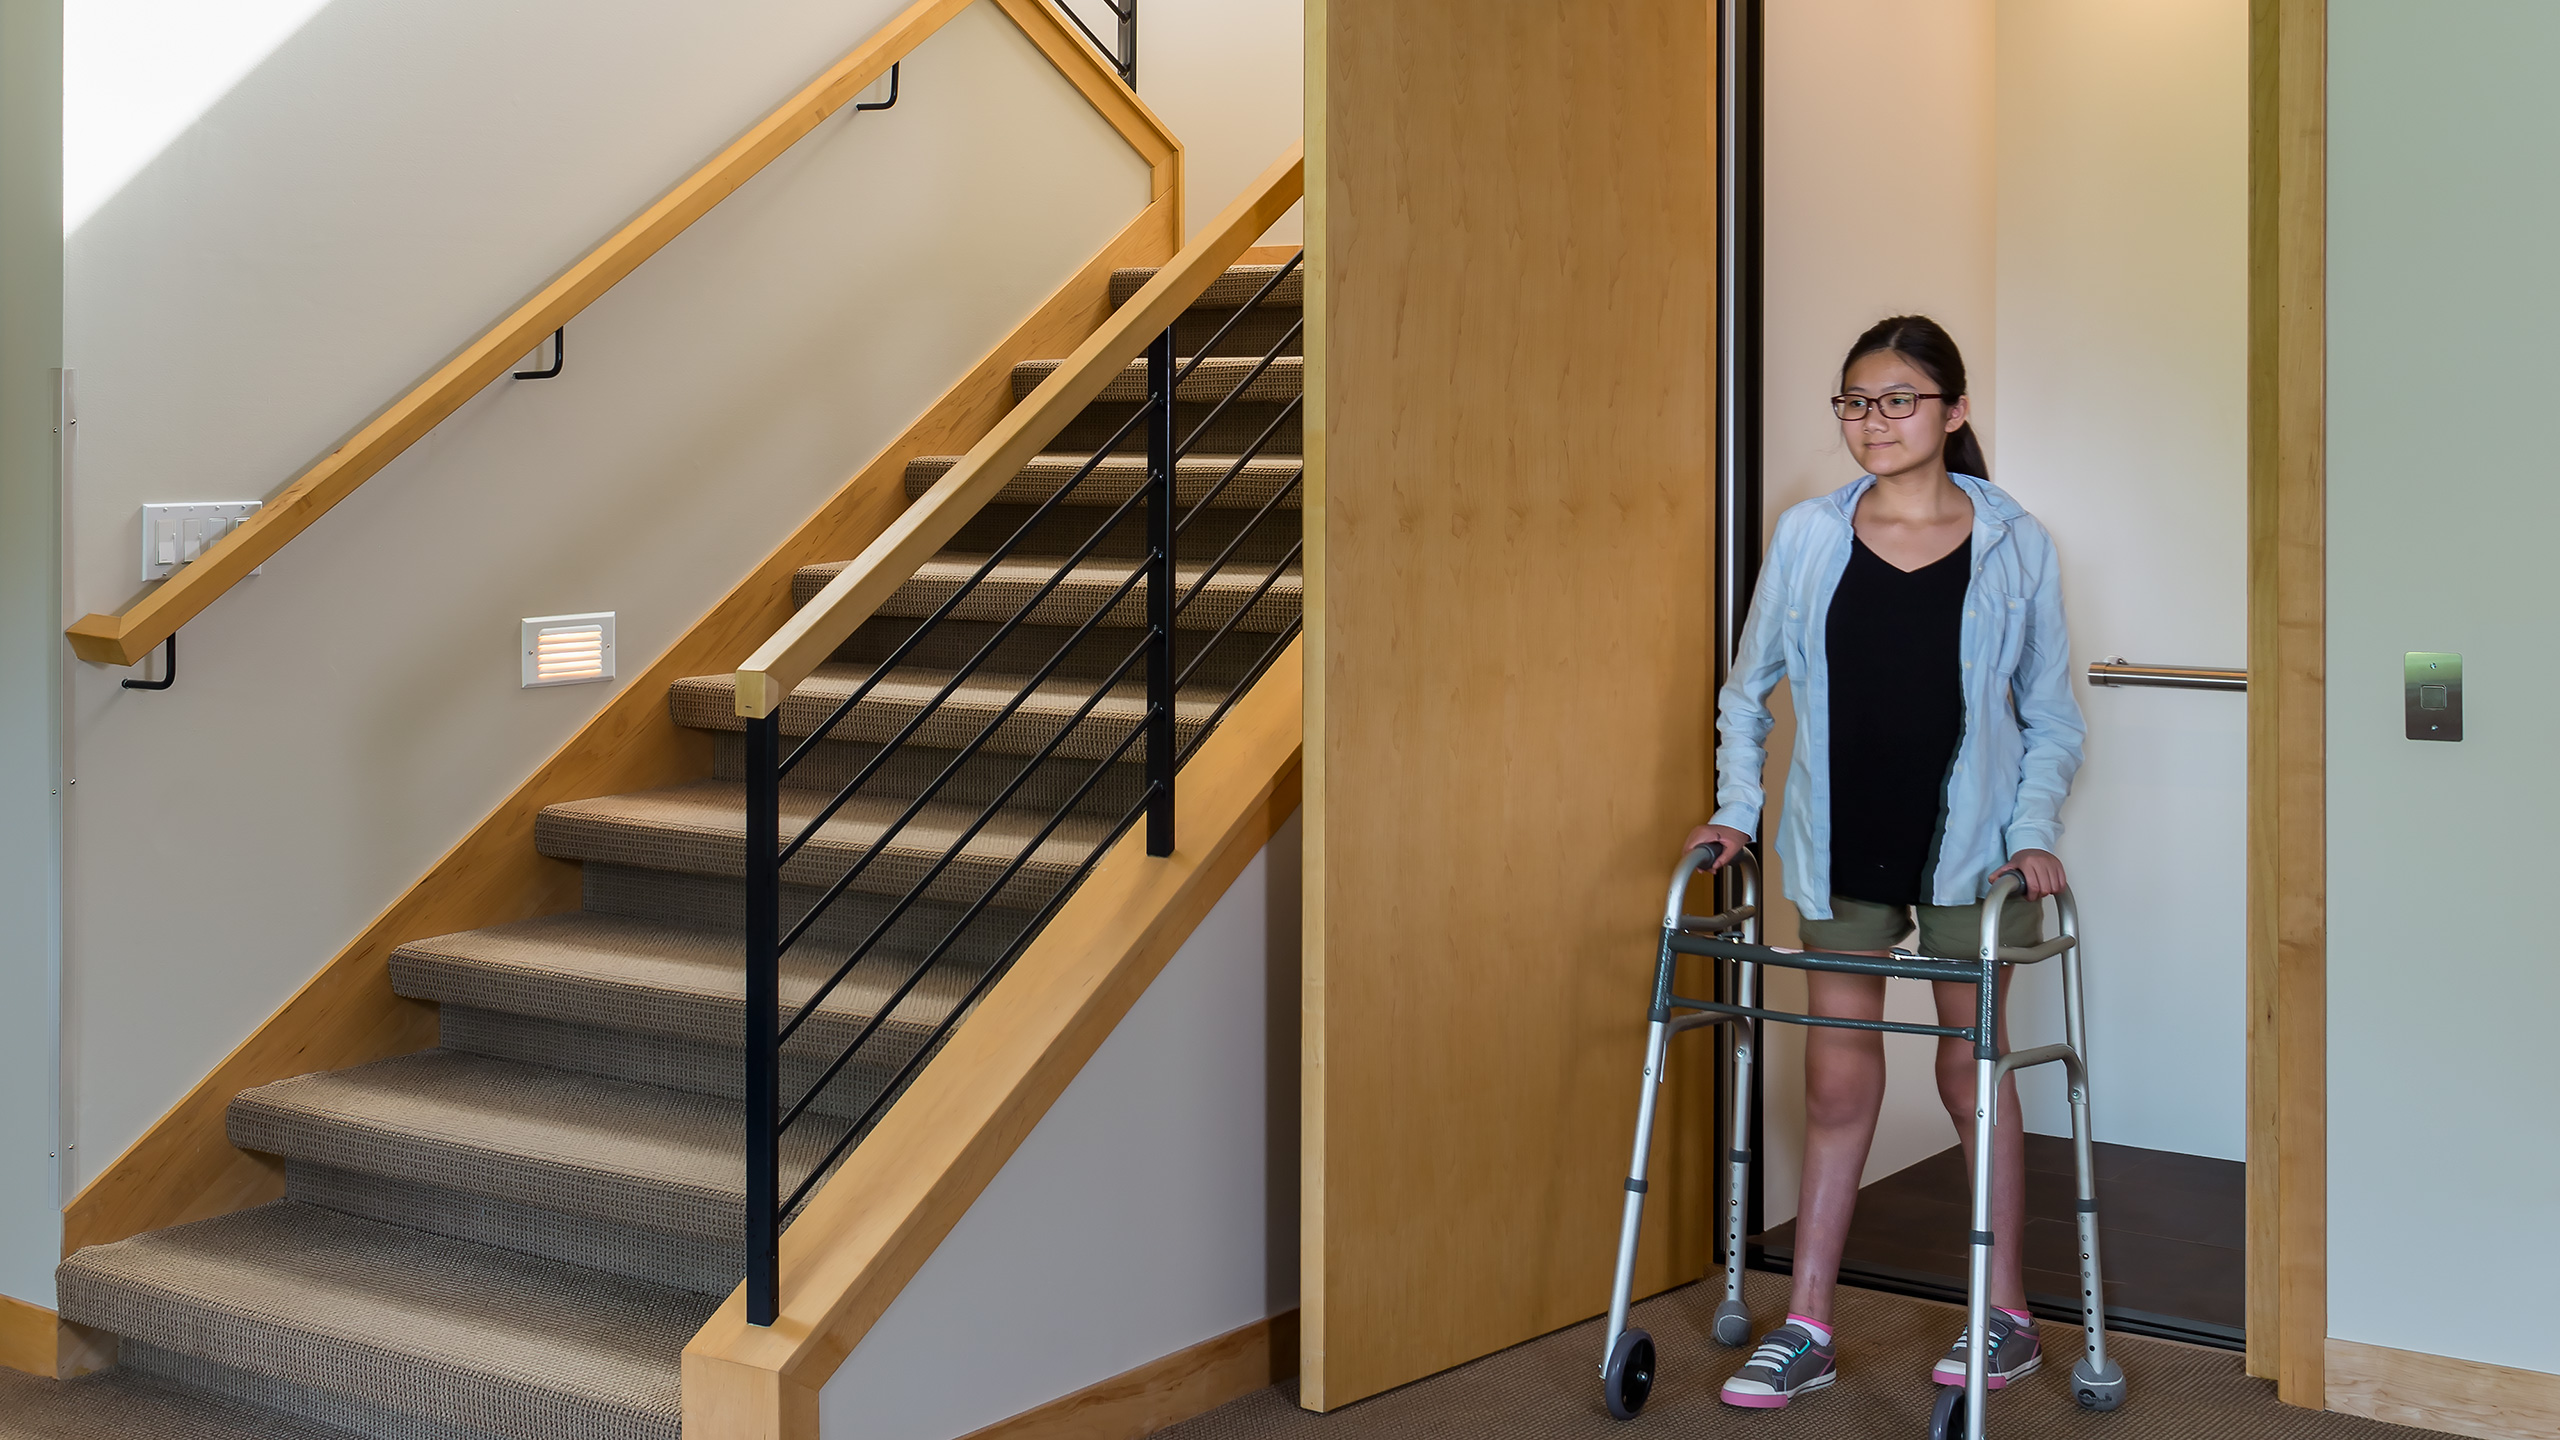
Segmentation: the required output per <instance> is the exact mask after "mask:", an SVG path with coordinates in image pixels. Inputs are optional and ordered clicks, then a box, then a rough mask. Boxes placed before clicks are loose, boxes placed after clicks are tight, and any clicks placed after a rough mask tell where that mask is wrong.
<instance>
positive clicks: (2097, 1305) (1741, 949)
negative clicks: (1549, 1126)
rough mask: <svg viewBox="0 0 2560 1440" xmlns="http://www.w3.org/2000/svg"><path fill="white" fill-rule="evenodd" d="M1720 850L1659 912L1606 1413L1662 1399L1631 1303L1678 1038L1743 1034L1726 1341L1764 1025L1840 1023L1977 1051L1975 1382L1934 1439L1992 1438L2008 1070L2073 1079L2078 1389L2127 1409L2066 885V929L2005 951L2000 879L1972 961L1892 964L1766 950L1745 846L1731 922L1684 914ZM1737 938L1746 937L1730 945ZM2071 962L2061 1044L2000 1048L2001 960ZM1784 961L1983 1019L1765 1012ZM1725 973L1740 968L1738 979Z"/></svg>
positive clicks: (1948, 1393) (1968, 1372) (1951, 1403)
mask: <svg viewBox="0 0 2560 1440" xmlns="http://www.w3.org/2000/svg"><path fill="white" fill-rule="evenodd" d="M1715 853H1716V852H1715V847H1713V846H1704V845H1702V846H1700V847H1698V848H1697V849H1695V850H1692V851H1690V852H1689V853H1688V854H1687V855H1684V856H1682V857H1681V859H1680V865H1679V868H1678V869H1677V870H1675V871H1673V872H1672V876H1671V897H1670V899H1669V900H1668V901H1667V902H1666V903H1665V904H1664V906H1663V910H1662V952H1661V957H1660V959H1659V960H1657V961H1656V962H1655V965H1654V973H1653V1012H1652V1019H1653V1024H1652V1026H1651V1029H1650V1031H1649V1033H1648V1034H1647V1036H1646V1039H1645V1052H1644V1089H1643V1092H1642V1094H1641V1095H1640V1097H1639V1098H1638V1100H1637V1103H1636V1149H1635V1159H1634V1161H1633V1163H1631V1164H1630V1165H1629V1167H1628V1170H1627V1208H1626V1217H1625V1219H1624V1221H1623V1222H1622V1223H1621V1225H1620V1228H1619V1232H1618V1273H1617V1279H1616V1281H1615V1283H1614V1284H1613V1285H1612V1286H1611V1288H1610V1291H1609V1340H1608V1348H1607V1349H1606V1351H1604V1352H1603V1359H1602V1361H1601V1366H1600V1375H1601V1379H1602V1382H1603V1384H1604V1385H1605V1387H1606V1390H1607V1394H1608V1401H1609V1413H1610V1414H1612V1415H1615V1416H1616V1417H1618V1418H1619V1419H1621V1420H1632V1419H1634V1418H1635V1415H1636V1412H1637V1411H1639V1410H1642V1409H1643V1408H1644V1402H1645V1399H1646V1397H1647V1396H1649V1395H1650V1394H1651V1393H1652V1391H1653V1379H1654V1348H1653V1337H1652V1336H1649V1335H1647V1334H1645V1332H1643V1331H1642V1330H1631V1329H1628V1328H1627V1302H1628V1298H1629V1292H1630V1290H1631V1289H1632V1287H1633V1286H1634V1283H1635V1265H1636V1223H1637V1221H1638V1219H1639V1218H1640V1217H1641V1216H1642V1215H1643V1213H1644V1192H1645V1180H1644V1172H1645V1158H1646V1155H1647V1153H1648V1152H1649V1151H1650V1150H1651V1149H1652V1141H1653V1107H1654V1098H1655V1096H1656V1095H1657V1094H1659V1093H1660V1091H1661V1088H1662V1066H1663V1059H1664V1054H1665V1051H1666V1049H1667V1047H1668V1046H1669V1045H1670V1043H1671V1037H1672V1036H1674V1035H1677V1034H1679V1033H1680V1032H1681V1031H1683V1030H1713V1029H1715V1028H1717V1027H1719V1026H1723V1025H1727V1024H1731V1025H1732V1026H1733V1027H1734V1029H1733V1131H1732V1133H1733V1135H1734V1137H1735V1141H1736V1143H1735V1145H1734V1146H1733V1147H1732V1149H1731V1150H1730V1151H1729V1153H1728V1155H1727V1157H1726V1159H1727V1169H1728V1179H1727V1182H1726V1188H1725V1202H1724V1254H1725V1272H1724V1301H1723V1303H1722V1304H1719V1305H1718V1306H1716V1310H1715V1322H1714V1332H1715V1337H1716V1340H1717V1341H1718V1342H1719V1343H1721V1344H1725V1345H1737V1346H1738V1345H1741V1344H1744V1343H1745V1342H1747V1341H1748V1340H1749V1339H1750V1338H1751V1314H1750V1312H1749V1311H1748V1310H1747V1309H1745V1308H1744V1306H1743V1303H1742V1240H1743V1236H1742V1224H1743V1221H1742V1215H1743V1197H1744V1196H1745V1195H1746V1194H1748V1193H1749V1191H1750V1185H1751V1155H1750V1152H1749V1151H1747V1150H1745V1149H1743V1148H1741V1145H1740V1138H1741V1137H1742V1136H1744V1135H1746V1134H1748V1133H1750V1132H1749V1124H1750V1114H1749V1109H1748V1106H1749V1104H1750V1099H1749V1097H1750V1094H1751V1061H1752V1036H1753V1027H1752V1026H1751V1025H1750V1024H1749V1023H1747V1022H1750V1021H1754V1020H1776V1021H1780V1022H1783V1023H1785V1024H1789V1025H1831V1026H1837V1027H1840V1028H1842V1029H1848V1030H1880V1031H1884V1032H1887V1033H1889V1034H1895V1035H1932V1036H1937V1037H1940V1038H1942V1039H1957V1040H1969V1041H1971V1042H1973V1054H1974V1060H1975V1064H1974V1110H1973V1235H1972V1242H1973V1244H1972V1252H1973V1253H1972V1263H1971V1265H1970V1267H1969V1274H1968V1275H1967V1277H1966V1278H1967V1285H1966V1289H1967V1291H1968V1294H1967V1297H1966V1302H1965V1383H1964V1384H1963V1385H1961V1386H1952V1385H1951V1386H1946V1387H1944V1388H1943V1389H1942V1390H1941V1391H1940V1393H1939V1395H1938V1405H1937V1409H1936V1411H1935V1412H1934V1413H1933V1414H1932V1415H1931V1417H1930V1420H1929V1437H1930V1440H1959V1437H1961V1440H1982V1434H1983V1418H1982V1412H1983V1396H1984V1394H1985V1391H1984V1386H1983V1381H1984V1374H1983V1372H1984V1369H1985V1366H1984V1361H1985V1359H1986V1358H1987V1357H1986V1356H1985V1354H1984V1353H1983V1352H1984V1349H1985V1346H1986V1337H1987V1335H1988V1331H1989V1326H1988V1324H1987V1321H1988V1318H1989V1314H1990V1303H1991V1302H1990V1288H1991V1131H1992V1124H1993V1121H1994V1119H1995V1115H1994V1108H1995V1107H1996V1106H1997V1104H1998V1103H1999V1094H2000V1080H2001V1077H2003V1076H2005V1075H2007V1074H2008V1073H2009V1072H2010V1071H2012V1070H2023V1069H2026V1068H2027V1067H2029V1066H2033V1065H2045V1064H2050V1063H2052V1062H2055V1061H2060V1062H2061V1063H2062V1066H2063V1068H2064V1069H2065V1070H2066V1071H2067V1072H2068V1073H2069V1075H2070V1083H2071V1161H2072V1168H2073V1169H2074V1170H2075V1171H2076V1172H2077V1174H2078V1178H2079V1191H2078V1193H2079V1201H2080V1203H2079V1212H2080V1314H2081V1321H2082V1324H2083V1325H2085V1326H2086V1327H2087V1329H2088V1334H2089V1348H2088V1354H2087V1355H2086V1356H2085V1357H2084V1358H2082V1360H2081V1361H2080V1363H2079V1364H2077V1365H2075V1366H2073V1367H2072V1368H2071V1393H2072V1395H2073V1397H2074V1398H2075V1399H2077V1400H2078V1401H2079V1402H2080V1405H2081V1408H2082V1409H2086V1410H2113V1409H2115V1408H2116V1407H2117V1406H2118V1405H2121V1404H2123V1403H2124V1372H2123V1371H2122V1370H2119V1369H2118V1368H2117V1367H2116V1366H2115V1364H2114V1363H2113V1362H2112V1361H2110V1360H2108V1359H2107V1332H2106V1324H2105V1320H2106V1314H2105V1309H2106V1307H2105V1302H2104V1301H2103V1300H2102V1299H2101V1298H2100V1292H2099V1289H2098V1189H2097V1180H2096V1176H2095V1173H2094V1169H2093V1166H2092V1163H2091V1160H2092V1157H2091V1154H2090V1149H2089V1067H2088V1059H2087V1057H2088V1053H2089V1032H2088V1017H2087V1012H2086V1009H2085V1007H2084V1006H2083V1004H2082V999H2081V989H2080V916H2079V911H2078V909H2077V907H2076V906H2074V905H2073V903H2072V899H2071V892H2070V891H2069V890H2068V889H2066V890H2064V891H2062V892H2061V893H2060V894H2059V895H2057V896H2055V897H2054V899H2055V905H2056V908H2057V909H2058V910H2059V911H2060V912H2061V930H2062V933H2061V934H2060V935H2058V936H2056V937H2055V938H2053V939H2051V940H2046V941H2043V942H2042V943H2040V944H2035V945H2028V946H2003V945H2002V944H2001V943H2000V911H2001V907H2002V906H2003V905H2005V904H2006V903H2007V902H2008V901H2009V900H2010V898H2011V897H2013V896H2015V895H2016V894H2017V893H2018V888H2019V887H2018V877H2017V876H2015V875H2003V876H2001V877H2000V878H1999V879H1998V880H1996V881H1994V882H1993V883H1992V886H1991V894H1990V895H1989V897H1988V898H1986V899H1985V900H1984V901H1983V904H1982V950H1981V954H1980V958H1979V959H1978V960H1973V961H1963V960H1931V959H1927V958H1925V957H1922V956H1919V955H1915V954H1911V953H1909V952H1907V951H1901V950H1896V951H1894V952H1893V954H1892V955H1891V956H1890V957H1888V958H1881V959H1880V958H1877V957H1875V956H1867V955H1832V954H1826V953H1822V952H1819V951H1792V950H1772V949H1770V948H1769V947H1768V946H1765V945H1762V944H1761V943H1760V869H1759V866H1758V864H1757V863H1756V862H1755V861H1754V860H1753V859H1752V857H1751V854H1750V852H1749V851H1743V852H1740V853H1738V854H1736V855H1735V856H1734V859H1733V865H1732V867H1731V868H1732V869H1733V870H1734V871H1735V872H1736V873H1738V874H1739V875H1740V876H1741V885H1742V903H1741V904H1740V905H1738V906H1736V907H1735V908H1733V909H1731V910H1727V911H1725V912H1723V913H1722V914H1718V915H1712V916H1697V915H1683V914H1681V913H1680V902H1681V900H1682V899H1683V898H1684V897H1685V896H1686V895H1687V894H1688V891H1689V882H1690V879H1691V878H1692V877H1693V876H1695V875H1696V874H1697V872H1698V870H1699V868H1700V867H1701V866H1704V865H1707V864H1709V863H1711V862H1712V861H1713V860H1714V858H1715ZM1737 932H1738V933H1739V934H1740V936H1741V938H1740V939H1738V940H1736V939H1727V938H1722V937H1726V936H1731V935H1734V934H1736V933H1737ZM1683 955H1697V956H1702V957H1705V958H1707V959H1710V960H1712V961H1714V962H1715V964H1716V967H1717V978H1719V979H1722V978H1723V977H1724V976H1725V975H1726V974H1730V975H1731V976H1732V978H1733V985H1732V987H1731V989H1730V990H1729V991H1725V992H1724V993H1729V994H1731V995H1732V996H1733V997H1734V1001H1735V1003H1733V1004H1725V1003H1723V1002H1721V1001H1715V1000H1692V999H1689V998H1687V997H1684V996H1681V995H1675V994H1673V993H1672V988H1671V987H1672V978H1673V975H1672V972H1673V969H1674V967H1675V966H1677V964H1678V963H1679V957H1681V956H1683ZM2056 955H2059V956H2061V957H2062V1015H2063V1028H2064V1031H2065V1033H2066V1034H2067V1035H2068V1036H2069V1039H2068V1041H2067V1043H2065V1044H2061V1045H2039V1046H2037V1047H2035V1048H2034V1049H2032V1050H2020V1051H2016V1052H2014V1053H2011V1054H2007V1055H2003V1054H2001V1053H2000V1051H1999V1048H1998V1045H1997V1044H1996V1039H1997V1037H1998V1035H1999V1033H2000V1032H1999V1028H1998V1024H1997V1021H1998V1011H1999V1003H2000V999H1999V997H2000V991H1999V975H2000V967H2001V966H2002V965H2031V964H2035V963H2037V962H2039V961H2043V960H2048V959H2051V958H2052V957H2054V956H2056ZM1763 965H1783V966H1786V967H1787V968H1789V969H1792V970H1824V971H1831V972H1835V973H1839V974H1848V975H1885V976H1901V977H1905V978H1908V979H1913V980H1947V981H1954V982H1957V983H1960V984H1968V985H1973V986H1976V987H1977V988H1978V990H1979V991H1980V994H1981V1001H1980V1003H1979V1005H1978V1006H1977V1007H1976V1009H1975V1012H1974V1023H1973V1024H1971V1025H1968V1026H1964V1027H1961V1028H1949V1027H1947V1026H1942V1025H1915V1024H1906V1023H1903V1022H1901V1021H1894V1020H1844V1019H1836V1018H1833V1017H1831V1016H1826V1015H1799V1014H1797V1013H1795V1012H1793V1011H1789V1010H1764V1009H1761V1008H1759V1004H1758V1001H1759V987H1760V967H1761V966H1763ZM1726 967H1731V968H1730V970H1728V969H1727V968H1726Z"/></svg>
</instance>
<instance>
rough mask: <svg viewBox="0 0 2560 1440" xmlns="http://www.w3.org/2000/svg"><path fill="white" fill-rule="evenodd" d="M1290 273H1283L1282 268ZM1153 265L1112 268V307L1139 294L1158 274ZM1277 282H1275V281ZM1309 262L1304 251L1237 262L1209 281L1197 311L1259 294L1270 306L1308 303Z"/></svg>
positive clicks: (1237, 302)
mask: <svg viewBox="0 0 2560 1440" xmlns="http://www.w3.org/2000/svg"><path fill="white" fill-rule="evenodd" d="M1283 271H1286V272H1287V273H1285V274H1283V273H1282V272H1283ZM1156 275H1157V271H1156V269H1155V268H1154V267H1152V266H1145V265H1133V266H1128V267H1125V268H1123V269H1119V270H1114V271H1112V272H1111V308H1112V309H1114V310H1117V309H1119V308H1120V307H1121V306H1123V305H1126V304H1128V303H1129V302H1130V301H1131V300H1132V299H1134V298H1136V296H1137V294H1138V292H1139V291H1141V290H1143V289H1145V288H1146V286H1147V282H1148V281H1150V280H1153V279H1154V278H1156ZM1275 281H1276V282H1277V283H1274V282H1275ZM1306 289H1307V262H1306V260H1305V258H1304V255H1303V253H1302V254H1301V255H1300V257H1299V258H1298V259H1297V260H1296V261H1295V263H1288V257H1286V256H1283V257H1282V258H1281V259H1280V260H1277V261H1273V262H1271V263H1269V264H1255V265H1237V266H1232V267H1230V268H1229V269H1228V270H1227V271H1226V272H1225V273H1224V274H1222V275H1220V276H1218V277H1217V278H1216V279H1214V280H1211V281H1210V282H1209V287H1208V288H1207V289H1205V290H1203V291H1201V292H1200V296H1199V298H1198V299H1196V300H1193V301H1192V302H1191V309H1192V310H1193V311H1209V310H1233V309H1235V308H1237V307H1238V306H1241V305H1248V304H1252V303H1253V302H1254V301H1255V300H1256V299H1257V298H1258V299H1260V301H1261V303H1262V305H1263V307H1264V308H1266V309H1281V308H1286V309H1291V310H1295V309H1298V308H1300V307H1302V306H1304V305H1305V304H1306V299H1305V297H1306Z"/></svg>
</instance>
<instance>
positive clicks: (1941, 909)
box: [1796, 895, 2044, 960]
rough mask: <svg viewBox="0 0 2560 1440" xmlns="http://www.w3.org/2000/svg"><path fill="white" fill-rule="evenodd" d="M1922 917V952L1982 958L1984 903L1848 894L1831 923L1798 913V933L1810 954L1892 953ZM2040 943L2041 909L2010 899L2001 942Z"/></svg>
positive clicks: (1839, 898)
mask: <svg viewBox="0 0 2560 1440" xmlns="http://www.w3.org/2000/svg"><path fill="white" fill-rule="evenodd" d="M1914 909H1917V910H1918V911H1919V912H1920V953H1921V954H1923V955H1929V956H1934V957H1936V958H1937V959H1940V960H1973V959H1977V958H1979V957H1980V956H1981V954H1982V903H1981V902H1980V901H1975V902H1974V903H1973V904H1971V905H1920V906H1911V905H1887V904H1884V903H1883V902H1881V901H1877V900H1860V899H1856V898H1854V897H1852V896H1848V895H1834V896H1832V897H1831V918H1830V919H1828V920H1816V919H1814V918H1813V917H1812V916H1809V915H1806V914H1804V913H1803V912H1802V911H1798V912H1797V932H1796V933H1797V934H1798V935H1799V936H1800V937H1802V938H1801V943H1802V944H1803V946H1804V948H1806V949H1808V950H1833V951H1858V950H1890V949H1892V948H1893V947H1894V945H1895V944H1896V943H1898V942H1899V941H1900V940H1901V939H1902V937H1903V936H1905V935H1908V934H1910V933H1911V912H1912V911H1913V910H1914ZM2043 938H2044V905H2043V903H2042V902H2040V901H2031V900H2028V899H2027V898H2026V897H2025V896H2023V895H2019V896H2013V897H2011V899H2010V900H2009V903H2008V904H2006V905H2004V906H2002V907H2001V908H2000V943H2001V944H2003V945H2033V944H2035V943H2036V942H2037V941H2039V940H2042V939H2043Z"/></svg>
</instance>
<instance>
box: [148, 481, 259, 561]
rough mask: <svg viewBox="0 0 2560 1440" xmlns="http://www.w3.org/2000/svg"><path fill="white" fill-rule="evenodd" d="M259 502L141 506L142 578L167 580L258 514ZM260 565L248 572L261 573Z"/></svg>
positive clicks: (234, 501)
mask: <svg viewBox="0 0 2560 1440" xmlns="http://www.w3.org/2000/svg"><path fill="white" fill-rule="evenodd" d="M264 503H265V502H264V501H260V500H215V501H206V502H202V503H199V504H194V505H145V506H143V507H142V578H143V579H145V580H166V579H168V578H169V577H170V576H172V575H174V574H176V573H178V567H179V566H181V565H187V564H191V563H193V562H194V561H195V560H197V559H198V558H200V557H202V556H203V555H204V554H205V553H206V552H207V551H210V550H212V549H213V548H214V545H215V544H216V542H218V541H221V540H222V539H224V538H225V537H227V536H229V535H230V534H231V532H232V531H233V530H236V529H238V528H239V526H240V522H241V521H243V520H246V519H248V518H249V517H250V516H252V515H255V514H257V513H258V507H259V506H260V505H262V504H264ZM265 570H266V567H265V566H263V565H261V566H259V567H258V568H257V569H256V570H252V571H250V572H249V573H250V574H252V575H257V574H261V573H263V572H264V571H265Z"/></svg>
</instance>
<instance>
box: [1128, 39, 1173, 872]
mask: <svg viewBox="0 0 2560 1440" xmlns="http://www.w3.org/2000/svg"><path fill="white" fill-rule="evenodd" d="M1130 8H1131V9H1132V10H1134V9H1136V7H1135V6H1131V7H1130ZM1147 410H1148V413H1147V626H1148V632H1147V718H1146V726H1147V794H1148V800H1147V853H1148V854H1150V855H1170V854H1172V853H1173V758H1174V757H1173V327H1172V326H1170V325H1168V326H1166V327H1165V330H1164V333H1163V334H1161V335H1159V336H1157V337H1156V338H1155V343H1153V344H1151V345H1149V346H1148V347H1147Z"/></svg>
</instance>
